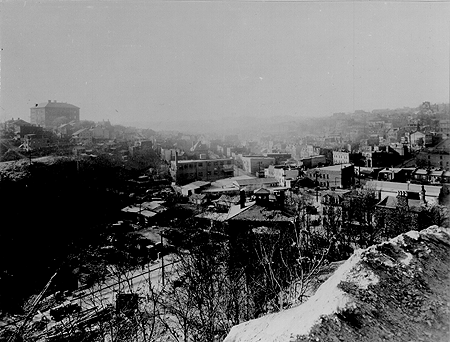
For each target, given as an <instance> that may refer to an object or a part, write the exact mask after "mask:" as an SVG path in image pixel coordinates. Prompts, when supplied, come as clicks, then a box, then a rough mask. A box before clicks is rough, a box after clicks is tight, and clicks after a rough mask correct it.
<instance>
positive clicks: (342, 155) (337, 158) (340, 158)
mask: <svg viewBox="0 0 450 342" xmlns="http://www.w3.org/2000/svg"><path fill="white" fill-rule="evenodd" d="M348 163H350V152H345V151H333V164H334V165H338V164H348Z"/></svg>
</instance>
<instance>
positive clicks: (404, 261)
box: [400, 252, 413, 266]
mask: <svg viewBox="0 0 450 342" xmlns="http://www.w3.org/2000/svg"><path fill="white" fill-rule="evenodd" d="M404 253H405V254H406V258H403V259H401V260H400V262H401V263H402V264H403V265H406V266H408V265H409V264H410V262H411V260H412V258H413V255H412V254H411V253H408V252H404Z"/></svg>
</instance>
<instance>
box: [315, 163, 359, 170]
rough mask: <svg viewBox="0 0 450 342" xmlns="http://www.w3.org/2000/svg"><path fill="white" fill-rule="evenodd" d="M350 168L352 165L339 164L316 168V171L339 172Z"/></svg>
mask: <svg viewBox="0 0 450 342" xmlns="http://www.w3.org/2000/svg"><path fill="white" fill-rule="evenodd" d="M349 166H352V164H339V165H331V166H324V167H318V168H317V169H316V170H320V171H340V170H342V169H344V168H346V167H349Z"/></svg>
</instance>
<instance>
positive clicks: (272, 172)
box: [264, 165, 299, 188]
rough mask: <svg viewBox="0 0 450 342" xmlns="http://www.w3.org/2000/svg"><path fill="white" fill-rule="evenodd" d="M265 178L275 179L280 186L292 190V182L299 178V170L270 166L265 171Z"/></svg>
mask: <svg viewBox="0 0 450 342" xmlns="http://www.w3.org/2000/svg"><path fill="white" fill-rule="evenodd" d="M264 176H265V177H266V178H267V177H273V178H275V179H276V180H277V181H278V184H279V185H280V186H284V187H288V188H290V187H291V183H292V181H294V180H296V179H297V177H298V176H299V170H298V169H292V168H290V167H287V166H282V165H281V166H275V165H270V166H269V167H268V168H267V169H265V170H264Z"/></svg>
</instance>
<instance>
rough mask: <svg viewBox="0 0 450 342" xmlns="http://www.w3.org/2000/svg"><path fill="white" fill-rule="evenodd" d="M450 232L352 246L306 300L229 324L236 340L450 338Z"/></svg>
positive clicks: (299, 341) (436, 231)
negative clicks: (352, 250)
mask: <svg viewBox="0 0 450 342" xmlns="http://www.w3.org/2000/svg"><path fill="white" fill-rule="evenodd" d="M449 270H450V229H449V228H438V227H437V226H433V227H430V228H428V229H425V230H423V231H421V232H416V231H411V232H409V233H406V234H402V235H400V236H398V237H396V238H394V239H391V240H390V241H388V242H385V243H383V244H380V245H376V246H372V247H370V248H368V249H366V250H360V251H357V252H356V253H355V254H354V255H353V256H352V257H351V258H350V259H349V260H347V261H346V262H345V263H344V264H343V265H342V266H341V267H339V268H338V269H337V270H336V272H335V273H334V274H333V275H332V276H331V277H330V278H329V279H328V280H327V281H326V282H325V283H324V284H322V285H321V287H320V288H319V289H318V291H317V292H316V294H315V295H314V296H313V297H311V298H310V299H309V300H308V301H307V302H306V303H304V304H302V305H300V306H298V307H295V308H292V309H289V310H285V311H282V312H280V313H277V314H272V315H268V316H265V317H261V318H259V319H256V320H253V321H249V322H245V323H243V324H240V325H238V326H235V327H233V329H232V330H231V331H230V333H229V335H228V337H227V338H226V339H225V341H226V342H232V341H233V342H237V341H246V342H249V341H295V342H305V341H333V342H337V341H358V342H363V341H390V342H393V341H402V342H403V341H411V342H412V341H414V342H415V341H430V342H431V341H433V342H441V341H442V342H444V341H449V340H450V328H449V322H450V277H449V274H450V273H449Z"/></svg>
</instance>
